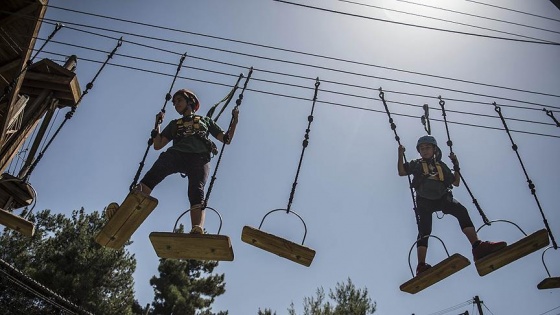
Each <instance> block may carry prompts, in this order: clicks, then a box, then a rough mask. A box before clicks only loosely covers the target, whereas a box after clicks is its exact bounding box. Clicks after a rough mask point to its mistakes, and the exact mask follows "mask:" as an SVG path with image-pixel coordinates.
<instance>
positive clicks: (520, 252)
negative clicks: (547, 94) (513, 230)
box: [475, 229, 550, 277]
mask: <svg viewBox="0 0 560 315" xmlns="http://www.w3.org/2000/svg"><path fill="white" fill-rule="evenodd" d="M549 243H550V240H549V239H548V232H547V231H546V229H542V230H539V231H537V232H535V233H533V234H531V235H529V236H526V237H524V238H522V239H521V240H519V241H517V242H515V243H513V244H510V245H508V246H507V247H505V248H504V249H501V250H499V251H497V252H495V253H492V254H490V255H488V256H486V257H484V258H481V259H479V260H477V261H476V262H475V266H476V270H477V271H478V274H479V275H480V276H481V277H482V276H485V275H487V274H489V273H491V272H492V271H495V270H498V269H499V268H501V267H503V266H505V265H507V264H509V263H512V262H514V261H516V260H517V259H519V258H522V257H524V256H527V255H529V254H530V253H532V252H535V251H537V250H539V249H541V248H543V247H545V246H547V245H548V244H549Z"/></svg>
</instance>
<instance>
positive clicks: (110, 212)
mask: <svg viewBox="0 0 560 315" xmlns="http://www.w3.org/2000/svg"><path fill="white" fill-rule="evenodd" d="M117 210H119V204H118V203H116V202H111V203H110V204H109V205H108V206H107V207H106V208H105V216H106V217H107V219H111V218H112V217H113V216H114V215H115V213H117Z"/></svg>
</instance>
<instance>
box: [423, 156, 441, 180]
mask: <svg viewBox="0 0 560 315" xmlns="http://www.w3.org/2000/svg"><path fill="white" fill-rule="evenodd" d="M435 166H436V169H437V172H438V179H439V180H440V181H442V182H443V180H444V177H443V169H442V168H441V164H439V162H437V161H436V163H435ZM422 171H423V174H422V175H424V176H426V177H428V176H430V169H429V168H428V162H426V161H425V160H422Z"/></svg>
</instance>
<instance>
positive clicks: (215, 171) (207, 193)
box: [202, 67, 253, 209]
mask: <svg viewBox="0 0 560 315" xmlns="http://www.w3.org/2000/svg"><path fill="white" fill-rule="evenodd" d="M252 74H253V67H251V69H250V70H249V74H248V75H247V78H246V79H245V83H244V84H243V89H242V90H241V93H240V94H239V96H238V98H237V101H235V103H236V105H235V108H239V106H241V102H242V101H243V93H244V92H245V89H246V88H247V83H249V80H250V79H251V75H252ZM242 77H243V75H240V76H239V79H241V78H242ZM238 83H239V80H237V83H235V87H234V90H233V92H232V93H231V96H232V97H233V94H235V90H237V84H238ZM230 100H231V98H230ZM227 103H229V100H228V102H227ZM227 103H226V105H224V107H223V108H222V110H223V109H224V108H225V106H227ZM220 113H221V112H220ZM232 124H233V117H232V118H231V120H230V121H229V126H228V131H229V130H230V128H231V125H232ZM225 146H226V143H225V141H224V142H223V143H222V148H221V149H220V155H219V156H218V161H217V162H216V167H215V168H214V173H213V174H212V177H211V179H210V184H208V190H207V192H206V198H205V199H204V203H203V207H202V208H203V209H204V208H206V206H207V205H208V200H209V199H210V194H211V193H212V188H213V187H214V182H215V181H216V173H218V168H219V167H220V162H221V161H222V155H223V154H224V150H225Z"/></svg>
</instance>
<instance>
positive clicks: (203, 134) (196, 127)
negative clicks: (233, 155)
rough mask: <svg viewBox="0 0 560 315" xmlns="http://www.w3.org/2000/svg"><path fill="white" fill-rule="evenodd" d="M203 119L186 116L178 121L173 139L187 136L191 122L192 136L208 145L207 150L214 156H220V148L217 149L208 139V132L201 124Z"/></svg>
mask: <svg viewBox="0 0 560 315" xmlns="http://www.w3.org/2000/svg"><path fill="white" fill-rule="evenodd" d="M201 119H202V116H199V115H192V116H186V117H182V118H179V119H177V121H176V124H175V127H176V128H174V130H173V131H174V132H173V139H176V138H177V137H184V136H186V135H187V129H188V126H189V122H190V121H192V135H193V136H195V137H197V138H198V139H200V140H201V141H202V142H203V143H204V144H205V145H206V148H207V149H208V151H209V152H211V153H212V155H216V154H218V148H217V147H216V144H215V143H214V142H213V141H212V140H210V138H208V132H207V130H206V128H204V127H203V125H202V124H201V123H200V120H201Z"/></svg>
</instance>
